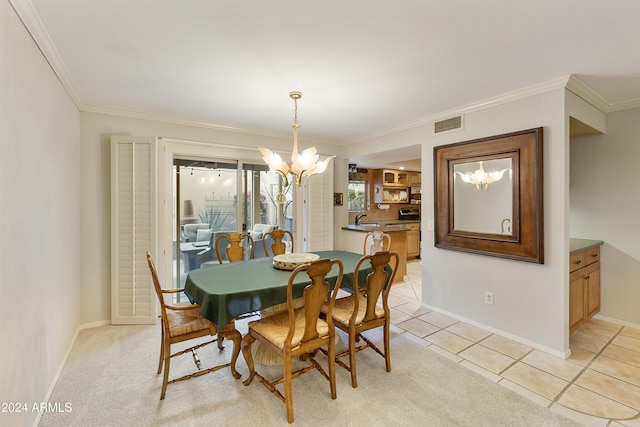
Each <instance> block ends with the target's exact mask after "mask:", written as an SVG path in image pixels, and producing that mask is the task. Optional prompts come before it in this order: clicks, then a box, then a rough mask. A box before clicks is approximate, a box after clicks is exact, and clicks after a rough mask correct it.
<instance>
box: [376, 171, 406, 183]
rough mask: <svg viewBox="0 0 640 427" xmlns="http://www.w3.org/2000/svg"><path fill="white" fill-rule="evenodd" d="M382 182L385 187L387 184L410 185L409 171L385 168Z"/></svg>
mask: <svg viewBox="0 0 640 427" xmlns="http://www.w3.org/2000/svg"><path fill="white" fill-rule="evenodd" d="M382 183H383V185H384V186H385V187H386V186H398V187H408V186H409V172H405V171H397V170H390V169H383V170H382Z"/></svg>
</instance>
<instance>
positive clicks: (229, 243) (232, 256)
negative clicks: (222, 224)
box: [216, 233, 254, 264]
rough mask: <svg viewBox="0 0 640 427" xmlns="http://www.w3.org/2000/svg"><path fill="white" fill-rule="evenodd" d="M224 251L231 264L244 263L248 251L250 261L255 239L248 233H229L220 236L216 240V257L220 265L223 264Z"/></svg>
mask: <svg viewBox="0 0 640 427" xmlns="http://www.w3.org/2000/svg"><path fill="white" fill-rule="evenodd" d="M222 245H224V247H222ZM223 249H224V251H225V252H224V253H225V254H226V255H227V259H228V260H229V262H238V261H244V260H245V253H246V250H249V259H252V258H253V249H254V248H253V238H252V237H251V236H250V235H249V234H248V233H229V234H225V235H222V236H218V238H217V239H216V255H217V256H218V262H219V263H220V264H222V263H223V257H222V250H223Z"/></svg>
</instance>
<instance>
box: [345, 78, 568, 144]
mask: <svg viewBox="0 0 640 427" xmlns="http://www.w3.org/2000/svg"><path fill="white" fill-rule="evenodd" d="M570 79H571V76H568V77H561V78H558V79H555V80H551V81H548V82H544V83H540V84H536V85H533V86H528V87H525V88H521V89H518V90H514V91H511V92H507V93H504V94H502V95H498V96H494V97H491V98H487V99H484V100H482V101H479V102H475V103H472V104H467V105H465V106H462V107H458V108H453V109H451V110H447V111H443V112H439V113H436V114H432V115H430V116H427V117H423V118H420V119H417V120H413V121H409V122H406V123H403V124H400V125H398V126H394V127H391V128H387V129H383V130H381V131H379V132H375V133H371V134H369V135H367V136H364V137H362V138H357V139H352V140H350V141H349V143H350V144H353V143H358V142H364V141H369V140H372V139H376V138H380V137H383V136H387V135H392V134H395V133H398V132H403V131H407V130H411V129H414V128H417V127H420V126H425V125H429V124H431V123H433V122H437V121H439V120H443V119H447V118H449V117H452V116H459V115H462V116H463V117H464V115H465V114H469V113H472V112H475V111H479V110H484V109H486V108H490V107H495V106H498V105H502V104H506V103H509V102H513V101H516V100H519V99H524V98H528V97H530V96H533V95H539V94H542V93H546V92H551V91H554V90H557V89H562V88H564V87H566V86H567V82H568V80H570Z"/></svg>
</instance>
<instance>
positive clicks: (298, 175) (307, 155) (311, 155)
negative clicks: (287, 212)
mask: <svg viewBox="0 0 640 427" xmlns="http://www.w3.org/2000/svg"><path fill="white" fill-rule="evenodd" d="M289 97H290V98H291V99H293V103H294V115H293V124H292V125H291V126H292V127H293V154H291V166H289V165H288V164H287V162H285V161H284V160H282V157H280V155H279V154H278V153H274V152H273V151H271V150H269V149H268V148H258V150H260V152H261V153H262V160H264V162H265V163H266V164H267V165H269V169H270V170H272V171H274V172H276V173H277V174H279V175H281V176H282V178H283V179H284V186H285V187H288V186H289V178H288V175H289V174H291V175H293V176H294V177H295V183H296V187H300V185H302V178H303V177H309V176H311V175H315V174H317V173H322V172H324V170H325V169H326V168H327V165H328V164H329V162H330V161H331V159H333V158H334V157H335V156H331V157H328V158H327V159H326V160H324V161H322V162H319V161H318V160H319V158H320V156H319V155H318V151H317V150H316V147H311V148H307V149H306V150H304V151H303V152H302V154H300V153H298V128H299V127H300V125H299V124H298V99H300V98H302V93H301V92H296V91H293V92H289Z"/></svg>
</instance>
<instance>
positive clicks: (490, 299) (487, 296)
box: [484, 291, 493, 305]
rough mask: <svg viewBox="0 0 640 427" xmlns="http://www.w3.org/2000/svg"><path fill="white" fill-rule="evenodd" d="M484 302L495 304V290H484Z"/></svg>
mask: <svg viewBox="0 0 640 427" xmlns="http://www.w3.org/2000/svg"><path fill="white" fill-rule="evenodd" d="M484 303H485V304H488V305H493V292H489V291H484Z"/></svg>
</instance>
